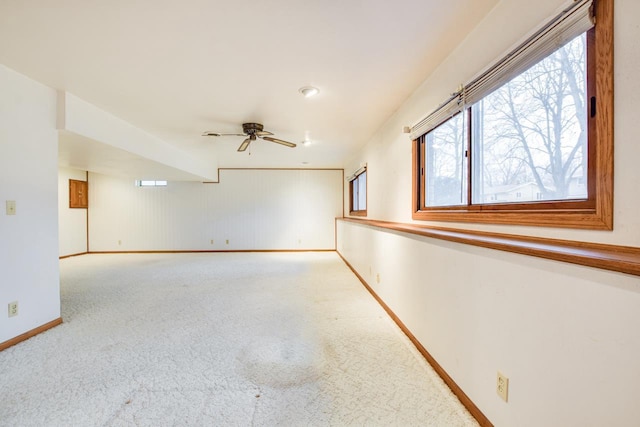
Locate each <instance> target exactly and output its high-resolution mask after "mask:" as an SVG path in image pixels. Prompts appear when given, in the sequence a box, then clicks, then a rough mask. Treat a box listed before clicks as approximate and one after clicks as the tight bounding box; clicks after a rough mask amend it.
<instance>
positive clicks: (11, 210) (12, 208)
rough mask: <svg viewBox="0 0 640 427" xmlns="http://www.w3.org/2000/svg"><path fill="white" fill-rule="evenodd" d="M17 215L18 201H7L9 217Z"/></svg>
mask: <svg viewBox="0 0 640 427" xmlns="http://www.w3.org/2000/svg"><path fill="white" fill-rule="evenodd" d="M15 214H16V201H15V200H7V215H15Z"/></svg>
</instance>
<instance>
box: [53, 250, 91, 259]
mask: <svg viewBox="0 0 640 427" xmlns="http://www.w3.org/2000/svg"><path fill="white" fill-rule="evenodd" d="M88 253H89V252H78V253H77V254H70V255H63V256H61V257H58V259H65V258H71V257H74V256H80V255H87V254H88Z"/></svg>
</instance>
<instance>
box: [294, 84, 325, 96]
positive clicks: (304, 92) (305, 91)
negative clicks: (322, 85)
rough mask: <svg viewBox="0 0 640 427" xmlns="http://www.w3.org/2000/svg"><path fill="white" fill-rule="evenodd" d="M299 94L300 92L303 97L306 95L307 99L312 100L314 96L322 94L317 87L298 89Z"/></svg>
mask: <svg viewBox="0 0 640 427" xmlns="http://www.w3.org/2000/svg"><path fill="white" fill-rule="evenodd" d="M298 92H300V93H301V94H302V95H304V97H305V98H311V97H312V96H315V95H317V94H319V93H320V89H318V88H317V87H313V86H304V87H301V88H300V89H298Z"/></svg>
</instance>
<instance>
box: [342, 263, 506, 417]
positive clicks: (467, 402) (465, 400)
mask: <svg viewBox="0 0 640 427" xmlns="http://www.w3.org/2000/svg"><path fill="white" fill-rule="evenodd" d="M336 253H337V254H338V255H339V256H340V258H342V261H344V263H345V264H346V265H347V267H349V268H350V269H351V271H353V274H355V275H356V277H357V278H358V279H359V280H360V282H362V284H363V285H364V287H365V288H366V289H367V290H368V291H369V293H370V294H371V295H372V296H373V298H375V300H376V301H378V304H380V306H382V308H383V309H384V311H386V312H387V314H388V315H389V316H390V317H391V319H392V320H393V321H394V322H395V323H396V324H397V325H398V327H400V329H401V330H402V332H404V333H405V335H406V336H407V337H408V338H409V340H411V342H412V343H413V345H415V346H416V348H417V349H418V351H419V352H420V354H422V356H423V357H424V358H425V359H426V360H427V362H428V363H429V365H431V367H432V368H433V369H434V370H435V371H436V373H437V374H438V375H439V376H440V378H442V380H443V381H444V382H445V384H447V386H449V388H450V389H451V391H452V392H453V394H455V395H456V397H457V398H458V400H460V403H462V405H464V407H465V408H467V410H468V411H469V413H471V415H472V416H473V417H474V418H475V419H476V421H478V423H479V424H480V425H481V426H483V427H493V424H492V423H491V421H489V419H488V418H487V417H486V416H485V415H484V414H483V413H482V411H481V410H480V408H478V407H477V406H476V405H475V403H473V401H472V400H471V399H470V398H469V396H467V395H466V394H465V392H464V391H462V389H461V388H460V386H458V384H456V382H455V381H454V380H453V378H451V377H450V376H449V374H447V372H446V371H445V370H444V369H443V368H442V366H440V364H439V363H438V362H437V361H436V359H434V358H433V356H431V354H429V352H428V351H427V349H426V348H424V346H423V345H422V344H421V343H420V341H418V339H417V338H416V337H415V336H414V335H413V334H412V333H411V331H410V330H409V328H407V327H406V325H405V324H404V323H402V321H401V320H400V318H399V317H398V316H396V314H395V313H394V312H393V311H392V310H391V308H389V306H388V305H387V304H385V302H384V301H383V300H382V298H380V297H379V296H378V294H376V292H375V291H374V290H373V289H372V288H371V286H369V284H368V283H367V281H366V280H364V278H363V277H362V276H361V275H360V274H358V272H357V271H356V270H355V268H353V266H352V265H351V264H349V261H347V260H346V259H345V258H344V257H343V256H342V254H341V253H340V252H339V251H336Z"/></svg>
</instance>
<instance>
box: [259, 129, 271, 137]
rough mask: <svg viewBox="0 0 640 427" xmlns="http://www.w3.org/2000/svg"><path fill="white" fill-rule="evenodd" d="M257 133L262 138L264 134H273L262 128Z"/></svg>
mask: <svg viewBox="0 0 640 427" xmlns="http://www.w3.org/2000/svg"><path fill="white" fill-rule="evenodd" d="M256 135H257V136H259V137H260V138H262V137H263V136H269V135H273V134H272V133H271V132H268V131H266V130H261V131H258V132H256Z"/></svg>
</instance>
